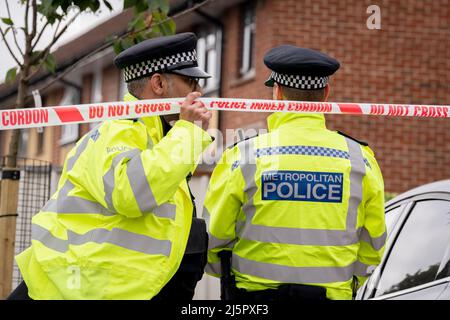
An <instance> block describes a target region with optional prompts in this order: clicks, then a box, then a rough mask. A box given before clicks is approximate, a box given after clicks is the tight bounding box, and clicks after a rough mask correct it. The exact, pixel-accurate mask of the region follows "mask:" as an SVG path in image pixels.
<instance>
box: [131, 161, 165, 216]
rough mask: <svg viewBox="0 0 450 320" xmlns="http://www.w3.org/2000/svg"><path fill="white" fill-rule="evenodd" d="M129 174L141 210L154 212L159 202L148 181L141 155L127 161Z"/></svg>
mask: <svg viewBox="0 0 450 320" xmlns="http://www.w3.org/2000/svg"><path fill="white" fill-rule="evenodd" d="M127 176H128V181H129V182H130V186H131V189H132V190H133V194H134V197H135V199H136V202H137V203H138V206H139V209H140V210H141V212H142V213H148V212H152V211H153V210H154V209H155V208H156V207H157V206H158V204H157V202H156V199H155V196H154V195H153V191H152V189H151V187H150V185H149V183H148V180H147V176H146V174H145V170H144V165H143V164H142V158H141V157H140V155H138V156H135V157H134V158H132V159H131V160H130V161H129V162H128V163H127Z"/></svg>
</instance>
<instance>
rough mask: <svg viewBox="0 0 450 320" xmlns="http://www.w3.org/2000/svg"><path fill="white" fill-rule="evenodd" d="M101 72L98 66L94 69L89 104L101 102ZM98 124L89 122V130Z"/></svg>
mask: <svg viewBox="0 0 450 320" xmlns="http://www.w3.org/2000/svg"><path fill="white" fill-rule="evenodd" d="M102 72H103V70H102V68H101V67H100V66H97V67H96V68H95V72H94V77H93V79H92V87H91V103H97V102H102V100H103V93H102V83H103V73H102ZM98 123H99V122H90V123H89V129H90V130H91V129H93V128H94V127H95V126H96V125H97V124H98Z"/></svg>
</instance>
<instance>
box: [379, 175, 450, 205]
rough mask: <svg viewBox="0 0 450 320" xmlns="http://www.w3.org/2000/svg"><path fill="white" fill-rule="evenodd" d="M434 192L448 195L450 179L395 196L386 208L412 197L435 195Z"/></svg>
mask: <svg viewBox="0 0 450 320" xmlns="http://www.w3.org/2000/svg"><path fill="white" fill-rule="evenodd" d="M436 192H444V193H450V179H446V180H440V181H435V182H431V183H428V184H424V185H422V186H419V187H416V188H414V189H411V190H408V191H406V192H404V193H401V194H399V195H398V196H396V197H395V198H393V199H391V200H389V201H388V202H387V203H386V207H388V206H390V205H392V204H394V203H396V202H399V201H401V200H404V199H407V198H411V197H413V196H417V195H420V194H424V193H436Z"/></svg>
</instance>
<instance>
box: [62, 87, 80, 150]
mask: <svg viewBox="0 0 450 320" xmlns="http://www.w3.org/2000/svg"><path fill="white" fill-rule="evenodd" d="M80 98H81V97H80V93H79V92H78V91H77V89H75V88H72V87H65V89H64V96H63V98H62V100H61V102H60V105H62V106H65V105H75V104H79V103H80ZM78 135H79V125H78V123H76V124H67V125H64V126H62V127H61V139H60V140H59V144H60V145H65V144H68V143H72V142H74V141H76V140H78Z"/></svg>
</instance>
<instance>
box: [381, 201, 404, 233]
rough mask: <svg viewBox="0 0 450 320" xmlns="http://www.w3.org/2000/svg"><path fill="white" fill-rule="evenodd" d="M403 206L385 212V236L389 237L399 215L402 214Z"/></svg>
mask: <svg viewBox="0 0 450 320" xmlns="http://www.w3.org/2000/svg"><path fill="white" fill-rule="evenodd" d="M402 210H403V206H399V207H395V208H393V209H390V210H389V211H387V212H386V217H385V220H386V229H387V234H388V235H389V234H390V233H391V232H392V229H394V227H395V224H396V223H397V221H398V219H399V218H400V214H401V213H402Z"/></svg>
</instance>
